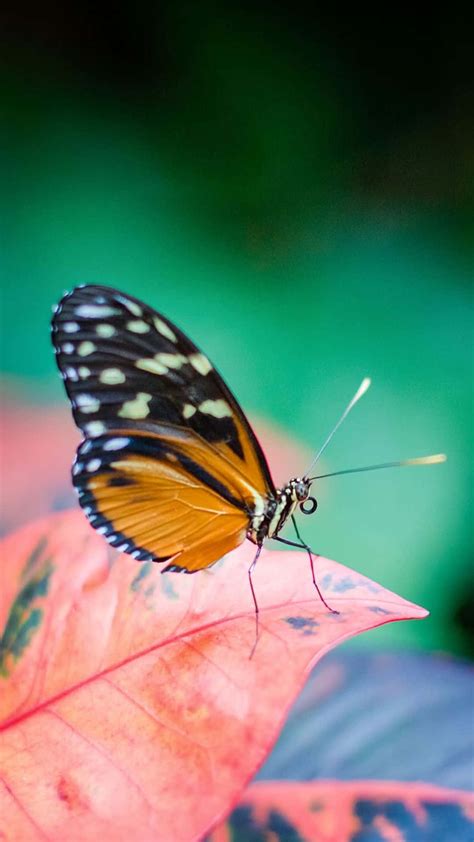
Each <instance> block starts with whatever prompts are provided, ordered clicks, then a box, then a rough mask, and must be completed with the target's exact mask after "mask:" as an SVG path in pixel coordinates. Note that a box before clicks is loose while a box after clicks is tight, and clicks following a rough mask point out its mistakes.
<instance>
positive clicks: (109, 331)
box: [95, 324, 117, 339]
mask: <svg viewBox="0 0 474 842" xmlns="http://www.w3.org/2000/svg"><path fill="white" fill-rule="evenodd" d="M95 332H96V333H97V336H102V337H103V338H104V339H110V337H111V336H114V335H115V334H116V333H117V331H116V330H115V328H114V326H113V325H108V324H100V325H97V326H96V329H95Z"/></svg>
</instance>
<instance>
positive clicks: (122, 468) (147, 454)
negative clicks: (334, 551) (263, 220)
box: [53, 286, 274, 572]
mask: <svg viewBox="0 0 474 842" xmlns="http://www.w3.org/2000/svg"><path fill="white" fill-rule="evenodd" d="M53 343H54V345H55V349H56V355H57V362H58V366H59V369H60V371H61V374H62V376H63V379H64V381H65V386H66V391H67V393H68V396H69V399H70V401H71V404H72V409H73V415H74V419H75V422H76V424H77V425H78V427H79V428H80V429H81V430H82V431H83V433H84V435H85V441H84V442H83V443H82V444H81V446H80V448H79V450H78V455H77V459H76V463H75V465H74V468H73V481H74V484H75V486H76V488H77V489H78V492H79V499H80V503H81V505H82V506H83V508H84V511H85V513H86V515H87V516H88V518H89V520H90V521H91V523H92V525H93V526H94V527H95V528H97V529H98V530H99V531H101V532H102V533H103V534H104V535H105V537H106V538H107V540H109V542H110V543H112V544H114V545H115V546H117V547H118V548H119V549H122V550H123V551H125V552H130V553H132V554H133V555H134V556H135V557H137V558H140V559H145V558H153V559H155V560H158V561H165V560H166V561H168V562H169V564H168V569H178V568H179V569H184V570H187V571H188V572H193V571H194V570H197V569H200V568H201V567H207V566H209V565H210V564H212V563H214V561H216V560H217V559H218V558H220V557H221V556H222V555H223V554H224V553H225V552H227V551H229V549H232V548H233V547H235V546H237V545H238V544H239V543H240V542H241V541H242V540H243V538H244V537H245V533H246V529H247V528H248V525H249V519H250V517H251V516H252V515H253V514H255V513H256V512H261V511H263V505H264V498H265V497H266V496H267V494H269V493H270V494H272V493H274V485H273V481H272V479H271V476H270V472H269V469H268V466H267V463H266V460H265V457H264V455H263V452H262V450H261V448H260V446H259V444H258V441H257V440H256V438H255V435H254V433H253V431H252V428H251V427H250V424H249V422H248V421H247V419H246V417H245V415H244V413H243V412H242V410H241V408H240V407H239V405H238V403H237V401H236V400H235V398H234V397H233V395H232V393H231V392H230V390H229V389H228V388H227V386H226V385H225V383H224V381H223V380H222V378H221V377H220V375H219V374H218V373H217V372H216V370H215V369H214V367H213V366H212V364H211V363H210V361H209V360H208V358H207V357H206V356H205V355H204V354H202V353H201V352H200V351H199V349H198V348H196V346H195V345H194V344H193V343H192V342H191V341H190V340H189V339H188V337H187V336H186V335H185V334H184V333H182V332H181V331H180V330H179V329H178V328H177V327H176V326H175V325H173V324H172V323H171V322H169V321H168V320H167V319H166V318H164V317H163V316H162V315H161V314H158V313H156V312H155V311H154V310H152V309H151V308H150V307H147V306H146V305H145V304H143V303H142V302H140V301H138V300H137V299H135V298H132V297H130V296H127V295H124V294H123V293H120V292H118V291H117V290H114V289H111V288H108V287H102V286H85V287H78V288H76V289H75V290H73V292H71V293H70V294H68V295H66V296H65V297H64V298H63V299H62V301H61V302H60V304H59V305H58V308H57V310H56V312H55V315H54V318H53Z"/></svg>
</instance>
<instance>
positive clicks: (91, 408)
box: [74, 395, 100, 413]
mask: <svg viewBox="0 0 474 842" xmlns="http://www.w3.org/2000/svg"><path fill="white" fill-rule="evenodd" d="M74 403H75V405H76V406H78V407H80V409H81V412H86V413H89V412H97V410H98V409H99V407H100V401H99V399H98V398H94V396H93V395H77V396H76V397H75V398H74Z"/></svg>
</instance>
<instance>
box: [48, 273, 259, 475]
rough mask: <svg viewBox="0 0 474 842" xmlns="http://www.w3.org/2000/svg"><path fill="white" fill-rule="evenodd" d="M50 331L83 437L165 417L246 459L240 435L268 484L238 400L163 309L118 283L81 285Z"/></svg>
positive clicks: (66, 300)
mask: <svg viewBox="0 0 474 842" xmlns="http://www.w3.org/2000/svg"><path fill="white" fill-rule="evenodd" d="M52 331H53V343H54V346H55V350H56V356H57V363H58V366H59V369H60V371H61V375H62V377H63V379H64V382H65V386H66V391H67V394H68V397H69V399H70V401H71V405H72V411H73V415H74V420H75V422H76V424H77V426H78V427H80V429H81V430H82V431H83V433H84V435H85V436H86V437H87V438H93V437H95V436H100V435H103V434H104V433H107V432H108V431H109V430H120V429H121V428H130V426H131V425H133V427H134V428H136V429H137V430H138V429H142V430H143V431H147V430H148V431H149V430H150V427H153V425H154V424H156V423H158V424H163V423H166V424H171V425H174V426H177V427H181V428H183V427H185V428H187V429H190V430H192V431H194V432H195V433H197V434H198V435H199V436H201V437H203V438H204V439H205V440H206V441H208V442H209V443H216V444H218V443H225V444H226V445H227V446H228V447H229V448H230V449H231V450H232V451H233V453H234V454H235V456H236V457H238V458H239V459H240V460H242V461H245V453H244V442H243V438H244V437H245V438H246V439H247V441H248V442H249V443H250V445H251V448H252V450H253V453H254V455H255V457H256V459H257V461H258V464H259V467H260V471H261V472H262V474H263V476H264V478H265V482H266V484H267V485H268V486H269V488H273V482H272V479H271V476H270V472H269V469H268V466H267V463H266V460H265V457H264V455H263V453H262V450H261V448H260V446H259V444H258V442H257V440H256V438H255V436H254V433H253V431H252V428H251V427H250V424H249V423H248V421H247V419H246V418H245V415H244V413H243V412H242V410H241V408H240V407H239V405H238V403H237V401H236V400H235V398H234V397H233V395H232V394H231V392H230V390H229V389H228V388H227V386H226V385H225V383H224V381H223V380H222V378H221V377H220V375H219V374H218V373H217V372H216V370H215V369H214V367H213V365H212V364H211V362H210V361H209V359H208V358H207V357H206V356H205V355H204V354H203V353H201V351H199V349H198V348H197V347H196V346H195V345H194V344H193V343H192V342H191V340H190V339H189V338H188V337H187V336H186V335H185V334H184V333H183V332H182V331H180V330H179V329H178V328H177V327H176V326H175V325H174V324H172V323H171V322H170V321H169V320H168V319H166V318H165V317H164V316H162V315H161V314H159V313H157V312H156V311H154V310H153V309H152V308H151V307H148V306H147V305H145V304H143V302H141V301H138V300H137V299H135V298H133V297H132V296H129V295H125V294H124V293H121V292H119V291H117V290H115V289H112V288H109V287H104V286H82V287H77V288H76V289H74V290H73V291H72V292H71V293H69V294H67V295H65V296H64V298H63V299H62V300H61V302H60V303H59V305H58V307H57V309H56V312H55V314H54V317H53V323H52Z"/></svg>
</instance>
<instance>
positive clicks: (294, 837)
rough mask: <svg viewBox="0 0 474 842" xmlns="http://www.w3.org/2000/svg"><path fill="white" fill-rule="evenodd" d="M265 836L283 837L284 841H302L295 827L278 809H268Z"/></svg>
mask: <svg viewBox="0 0 474 842" xmlns="http://www.w3.org/2000/svg"><path fill="white" fill-rule="evenodd" d="M266 831H267V834H268V835H266V838H267V839H268V838H270V839H272V838H275V839H284V840H285V842H304V839H303V837H302V836H301V835H300V834H299V833H298V831H297V829H296V827H295V826H294V825H293V824H291V823H290V821H289V820H288V819H287V818H286V817H285V816H284V815H283V814H282V813H280V811H279V810H270V814H269V816H268V820H267V827H266Z"/></svg>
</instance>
